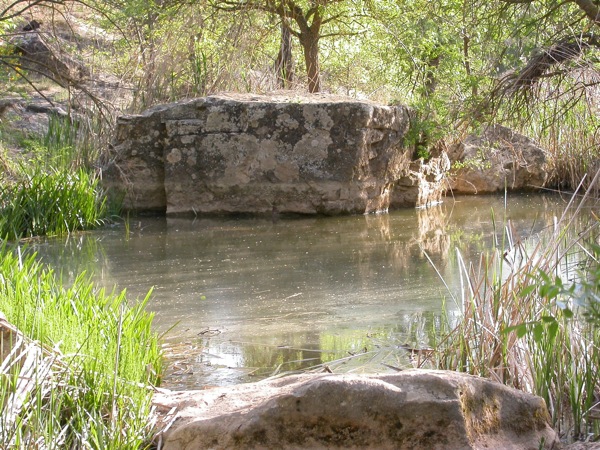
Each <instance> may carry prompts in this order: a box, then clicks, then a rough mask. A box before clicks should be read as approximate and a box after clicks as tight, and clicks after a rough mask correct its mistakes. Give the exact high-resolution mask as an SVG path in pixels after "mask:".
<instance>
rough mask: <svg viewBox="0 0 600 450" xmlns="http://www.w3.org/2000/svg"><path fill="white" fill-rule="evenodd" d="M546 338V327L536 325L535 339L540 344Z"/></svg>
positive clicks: (534, 328) (539, 324)
mask: <svg viewBox="0 0 600 450" xmlns="http://www.w3.org/2000/svg"><path fill="white" fill-rule="evenodd" d="M543 337H544V326H543V325H542V324H541V323H536V324H535V326H534V327H533V338H534V339H535V341H536V342H540V341H541V340H542V338H543Z"/></svg>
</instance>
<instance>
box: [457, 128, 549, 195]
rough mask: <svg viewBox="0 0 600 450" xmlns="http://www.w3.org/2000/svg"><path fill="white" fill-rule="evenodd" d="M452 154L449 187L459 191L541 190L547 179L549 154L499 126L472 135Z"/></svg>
mask: <svg viewBox="0 0 600 450" xmlns="http://www.w3.org/2000/svg"><path fill="white" fill-rule="evenodd" d="M449 156H450V159H451V161H452V162H453V165H454V167H455V168H456V167H457V169H456V170H453V173H452V176H451V178H450V189H451V190H452V191H453V192H454V193H456V194H486V193H493V192H500V191H504V189H505V187H506V189H507V190H509V191H510V190H515V191H523V190H533V189H539V188H541V187H543V186H544V184H545V183H546V178H547V171H546V154H545V152H544V150H543V149H542V148H540V147H539V146H538V145H537V143H536V142H535V141H533V140H532V139H530V138H528V137H526V136H524V135H522V134H519V133H516V132H514V131H512V130H511V129H509V128H506V127H503V126H500V125H491V126H489V127H487V128H486V129H485V130H484V132H483V133H482V134H481V136H469V137H467V138H466V139H465V140H464V142H462V143H460V144H458V145H455V146H454V147H453V148H452V149H451V150H450V151H449Z"/></svg>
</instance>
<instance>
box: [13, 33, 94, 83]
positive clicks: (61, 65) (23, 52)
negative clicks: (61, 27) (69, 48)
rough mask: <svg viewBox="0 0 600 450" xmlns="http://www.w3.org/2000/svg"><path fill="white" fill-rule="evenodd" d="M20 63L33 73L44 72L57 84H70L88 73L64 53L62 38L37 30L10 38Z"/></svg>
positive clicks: (81, 65) (80, 64)
mask: <svg viewBox="0 0 600 450" xmlns="http://www.w3.org/2000/svg"><path fill="white" fill-rule="evenodd" d="M11 44H12V45H14V47H15V49H16V52H17V54H18V55H19V56H20V58H19V59H20V65H21V67H23V68H24V69H27V70H30V71H31V72H33V73H41V74H44V75H46V76H48V77H50V78H52V79H53V80H55V81H57V82H58V83H59V84H61V85H63V84H72V83H76V82H78V81H79V80H81V79H82V78H83V77H86V76H88V75H89V71H88V70H87V68H86V67H85V66H84V65H83V64H82V63H80V62H79V61H76V60H75V59H74V58H73V57H71V56H70V55H68V54H67V53H65V52H64V51H63V50H62V49H63V48H65V47H66V46H65V45H64V42H62V39H61V38H59V37H58V36H56V35H52V34H50V33H45V32H41V31H39V30H37V29H36V30H32V31H25V32H22V33H18V34H15V36H13V38H12V40H11Z"/></svg>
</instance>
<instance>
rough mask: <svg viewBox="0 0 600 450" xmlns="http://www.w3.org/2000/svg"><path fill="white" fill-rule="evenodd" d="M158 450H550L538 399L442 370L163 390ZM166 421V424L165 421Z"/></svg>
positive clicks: (158, 397)
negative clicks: (373, 449)
mask: <svg viewBox="0 0 600 450" xmlns="http://www.w3.org/2000/svg"><path fill="white" fill-rule="evenodd" d="M154 405H155V407H156V409H157V410H158V411H162V413H163V414H164V415H163V416H162V419H163V424H168V427H167V429H166V431H164V432H163V433H162V434H160V436H159V439H160V440H161V442H162V448H163V449H164V450H199V449H205V448H211V449H250V448H252V449H254V448H262V449H267V448H278V449H300V448H311V449H325V448H327V449H342V448H343V449H348V448H355V449H356V448H377V449H427V450H431V449H453V450H458V449H500V448H501V449H505V450H509V449H515V450H516V449H531V450H537V449H550V448H557V447H556V446H557V445H559V441H558V438H557V435H556V433H555V432H554V431H553V430H552V428H551V427H550V426H549V420H550V418H549V415H548V412H547V409H546V405H545V403H544V401H543V400H542V399H541V398H539V397H535V396H532V395H529V394H526V393H523V392H521V391H516V390H513V389H511V388H508V387H506V386H503V385H501V384H498V383H494V382H491V381H488V380H485V379H482V378H478V377H474V376H470V375H465V374H459V373H455V372H444V371H426V370H406V371H403V372H400V373H398V374H394V375H379V376H358V375H331V374H322V375H299V376H290V377H285V378H280V379H276V380H270V381H263V382H258V383H252V384H245V385H238V386H232V387H222V388H213V389H208V390H204V391H187V392H168V391H165V392H162V393H157V394H155V397H154ZM173 418H174V420H173Z"/></svg>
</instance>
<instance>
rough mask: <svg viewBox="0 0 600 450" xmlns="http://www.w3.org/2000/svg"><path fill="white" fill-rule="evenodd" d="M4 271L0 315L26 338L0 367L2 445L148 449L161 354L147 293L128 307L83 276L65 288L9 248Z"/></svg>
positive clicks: (0, 264)
mask: <svg viewBox="0 0 600 450" xmlns="http://www.w3.org/2000/svg"><path fill="white" fill-rule="evenodd" d="M0 270H1V273H2V277H1V278H0V311H3V312H4V314H5V315H6V317H7V318H8V320H9V321H10V322H11V323H12V324H14V325H15V326H16V327H17V328H18V329H19V330H20V331H21V332H22V334H20V333H19V334H18V335H17V336H18V337H17V338H16V339H13V343H14V346H13V348H12V352H11V353H10V354H9V355H8V357H7V358H5V359H4V361H3V362H0V388H1V389H0V448H6V449H13V448H14V449H30V448H48V449H53V448H55V449H59V448H60V449H63V448H91V449H104V448H105V449H140V448H145V447H147V446H149V443H150V439H151V435H152V433H153V425H152V423H151V422H150V421H149V419H148V417H149V412H150V401H151V395H152V391H151V390H150V388H149V386H150V385H152V384H156V383H157V382H158V381H159V378H160V373H161V353H160V350H159V346H158V338H157V336H156V335H155V334H154V333H153V331H152V330H151V322H152V318H153V316H152V314H150V313H147V312H145V310H144V307H145V304H146V302H147V300H148V297H146V298H145V299H143V300H142V301H141V302H137V303H134V304H133V305H132V306H129V305H128V302H127V299H126V296H125V292H121V293H115V292H112V293H107V292H105V291H104V290H97V289H95V288H94V286H93V285H92V283H91V282H90V281H89V280H88V279H87V278H86V277H85V276H80V277H78V278H77V279H76V280H75V282H74V283H73V284H72V286H71V287H69V288H66V287H64V286H62V284H61V282H60V281H58V280H57V278H56V277H55V275H54V274H53V273H52V271H50V270H48V269H46V268H45V267H44V266H42V265H41V264H40V263H39V262H36V260H35V258H34V255H28V256H21V255H15V254H13V253H12V252H10V251H9V250H8V249H7V248H6V247H4V248H2V249H1V251H0ZM0 322H1V321H0Z"/></svg>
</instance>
